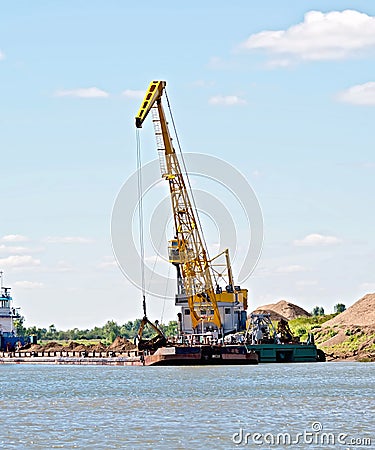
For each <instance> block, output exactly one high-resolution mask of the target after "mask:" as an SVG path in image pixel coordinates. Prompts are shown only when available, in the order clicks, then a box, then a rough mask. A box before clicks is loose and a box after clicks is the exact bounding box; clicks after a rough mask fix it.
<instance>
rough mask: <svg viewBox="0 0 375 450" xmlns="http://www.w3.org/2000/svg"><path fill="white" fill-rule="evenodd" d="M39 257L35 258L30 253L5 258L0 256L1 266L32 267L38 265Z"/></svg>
mask: <svg viewBox="0 0 375 450" xmlns="http://www.w3.org/2000/svg"><path fill="white" fill-rule="evenodd" d="M39 265H40V259H35V258H33V257H32V256H30V255H23V256H19V255H12V256H8V257H7V258H0V267H1V268H11V267H32V266H39Z"/></svg>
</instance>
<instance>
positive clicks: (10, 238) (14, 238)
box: [1, 234, 29, 242]
mask: <svg viewBox="0 0 375 450" xmlns="http://www.w3.org/2000/svg"><path fill="white" fill-rule="evenodd" d="M1 240H2V242H27V241H28V240H29V238H28V237H27V236H23V235H22V234H7V235H6V236H3V237H2V238H1Z"/></svg>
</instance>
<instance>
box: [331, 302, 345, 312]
mask: <svg viewBox="0 0 375 450" xmlns="http://www.w3.org/2000/svg"><path fill="white" fill-rule="evenodd" d="M333 310H334V312H335V313H342V312H344V311H345V310H346V306H345V305H344V303H337V305H335V306H334V309H333Z"/></svg>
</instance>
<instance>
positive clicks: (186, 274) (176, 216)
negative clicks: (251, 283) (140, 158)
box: [135, 81, 247, 335]
mask: <svg viewBox="0 0 375 450" xmlns="http://www.w3.org/2000/svg"><path fill="white" fill-rule="evenodd" d="M165 86H166V82H165V81H152V82H151V83H150V85H149V87H148V90H147V92H146V94H145V97H144V99H143V102H142V105H141V107H140V109H139V111H138V114H137V115H136V118H135V124H136V127H137V128H141V127H142V124H143V122H144V120H145V119H146V117H147V115H148V114H149V112H150V111H152V120H153V123H154V130H155V136H156V143H157V150H158V153H159V161H160V167H161V172H162V177H163V178H164V179H165V180H167V181H168V184H169V191H170V196H171V202H172V211H173V220H174V230H175V237H174V239H172V240H171V241H170V242H169V261H170V262H171V263H172V264H173V265H175V266H176V268H177V273H178V278H179V279H180V282H179V295H180V302H178V299H177V297H178V295H177V296H176V304H178V303H180V304H183V299H185V301H187V306H188V308H185V309H184V308H183V311H184V313H185V314H182V316H183V315H189V316H190V318H189V320H190V321H191V323H190V324H191V325H189V326H191V329H190V332H192V333H198V332H199V330H202V331H203V330H204V329H210V330H212V329H215V330H217V331H218V333H219V334H221V335H222V333H225V332H230V331H240V330H241V329H244V328H245V322H246V308H247V290H246V289H241V288H240V287H239V286H234V284H233V276H232V270H231V266H230V261H229V253H228V250H225V251H224V252H222V254H220V255H218V256H217V257H215V258H214V259H213V260H210V258H209V255H208V251H207V247H206V244H205V241H204V237H203V233H201V230H200V224H199V218H198V214H197V211H196V208H195V207H194V203H193V201H192V198H190V196H189V192H188V189H187V186H186V182H185V177H187V174H186V173H185V175H184V174H183V172H182V170H181V166H180V161H179V158H178V155H177V154H176V151H175V149H174V147H173V144H172V138H171V135H170V132H169V128H168V122H167V119H166V115H165V111H164V108H163V104H162V97H163V93H164V91H165ZM191 195H192V194H191ZM221 255H225V258H226V263H225V271H226V279H227V285H226V287H225V288H224V290H223V288H221V287H220V286H219V284H218V278H221V279H224V276H223V270H221V271H220V269H218V267H219V266H220V265H219V264H216V263H215V262H214V261H215V260H216V259H217V258H218V257H219V256H221ZM181 281H182V282H181ZM181 298H182V301H181ZM226 316H228V318H227V317H226ZM229 316H231V320H229ZM236 319H237V320H236ZM188 328H189V327H188V326H187V324H185V326H184V329H183V330H181V331H187V329H188Z"/></svg>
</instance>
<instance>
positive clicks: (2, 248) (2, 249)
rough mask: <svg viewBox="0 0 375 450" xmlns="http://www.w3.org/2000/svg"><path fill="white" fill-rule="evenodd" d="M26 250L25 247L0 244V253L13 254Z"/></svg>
mask: <svg viewBox="0 0 375 450" xmlns="http://www.w3.org/2000/svg"><path fill="white" fill-rule="evenodd" d="M28 251H29V249H28V248H27V247H16V246H15V245H10V246H7V245H4V244H1V245H0V253H2V254H4V253H6V254H9V253H10V254H12V255H14V254H20V253H25V252H28Z"/></svg>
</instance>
